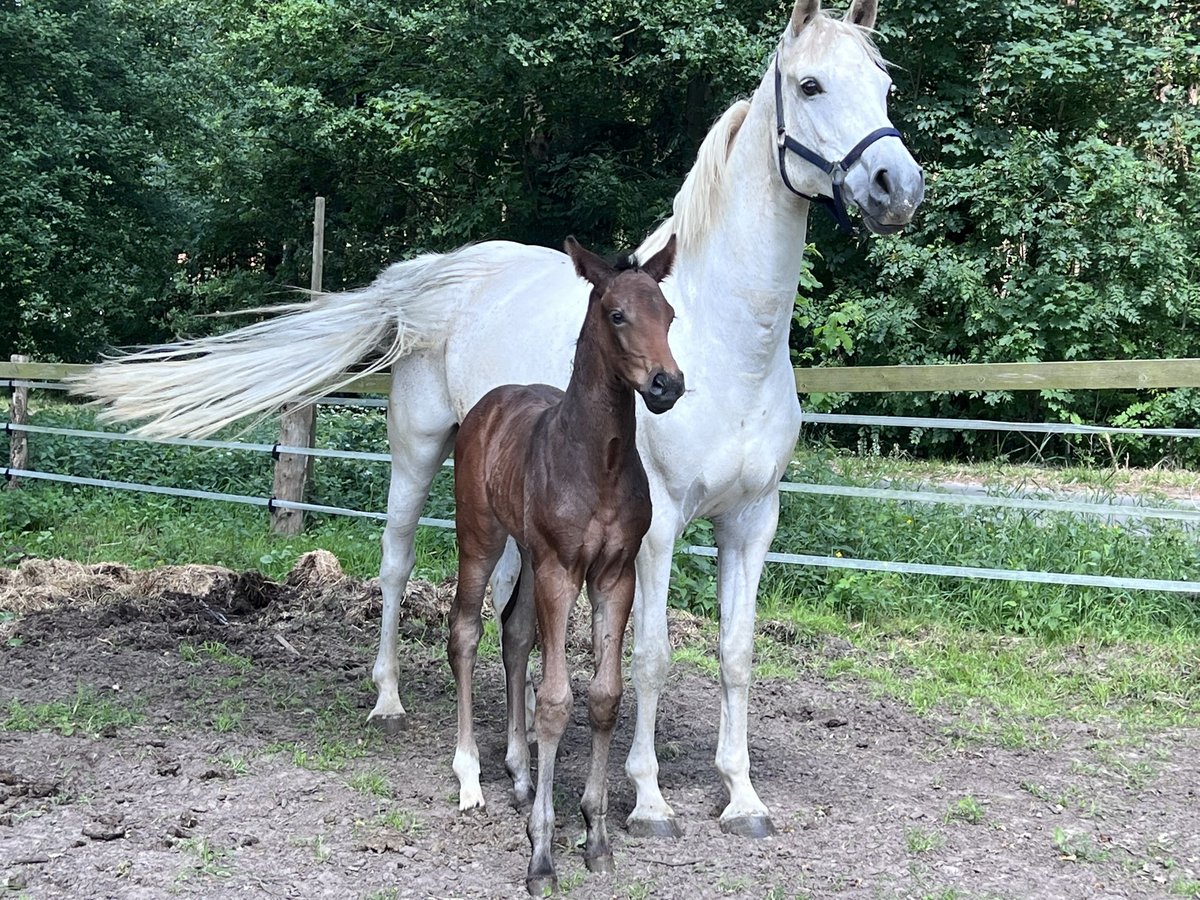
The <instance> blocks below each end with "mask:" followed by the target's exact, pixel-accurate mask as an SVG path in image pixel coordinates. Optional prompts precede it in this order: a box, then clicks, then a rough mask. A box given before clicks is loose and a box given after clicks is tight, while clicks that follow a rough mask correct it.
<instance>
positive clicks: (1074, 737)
mask: <svg viewBox="0 0 1200 900" xmlns="http://www.w3.org/2000/svg"><path fill="white" fill-rule="evenodd" d="M449 595H450V591H449V589H448V588H447V587H446V586H440V587H434V586H431V585H416V586H414V587H413V588H412V589H411V590H410V595H409V597H408V602H407V607H406V610H405V614H404V617H403V624H402V633H403V637H404V643H403V659H402V670H403V672H404V678H405V679H406V681H405V683H404V688H403V690H404V695H403V699H404V702H405V705H406V707H407V708H408V711H409V714H410V723H409V727H408V729H407V731H405V732H403V733H401V734H399V735H396V736H385V735H383V734H380V733H378V732H376V731H374V730H372V729H368V728H367V727H366V726H365V719H366V714H367V712H368V711H369V709H370V707H371V705H372V703H373V701H374V695H373V690H372V688H371V687H370V680H369V679H370V666H371V663H372V661H373V658H374V647H375V642H376V639H377V637H376V630H377V627H378V615H379V603H380V601H379V593H378V588H377V586H376V585H375V584H374V583H373V582H357V581H353V580H351V579H346V578H344V577H343V576H342V574H341V572H340V570H339V569H338V568H337V564H336V561H335V560H333V558H332V557H329V556H328V555H327V554H320V553H317V554H310V555H309V556H307V557H305V558H304V559H302V560H301V564H299V565H298V567H297V569H296V570H294V571H293V573H292V575H291V576H289V578H288V579H287V581H286V582H285V583H283V584H274V583H271V582H267V581H265V580H264V579H262V578H261V576H256V575H253V574H250V575H246V574H235V573H231V572H228V571H225V570H220V569H207V568H199V567H188V568H181V569H163V570H156V571H154V572H148V573H146V572H133V571H130V570H128V569H125V568H123V567H119V566H88V567H81V566H78V565H75V564H72V563H66V562H45V561H36V560H28V561H26V562H25V563H23V564H22V565H21V566H20V567H19V568H18V569H15V570H0V723H2V727H0V895H3V896H14V897H17V896H29V897H35V898H41V897H72V898H77V897H86V898H93V897H97V898H98V897H122V898H152V897H177V896H198V897H233V896H237V897H304V898H307V897H336V898H343V897H374V898H391V897H439V898H440V897H516V898H520V897H522V896H526V895H525V893H524V872H525V866H526V862H527V856H526V854H527V842H526V837H525V829H524V819H523V816H522V815H521V814H520V813H518V812H517V811H516V810H514V809H512V808H511V806H510V805H509V803H508V782H507V776H506V775H505V773H504V768H503V754H504V747H503V733H504V729H503V721H502V716H503V686H502V681H501V677H500V665H499V661H498V659H497V658H496V657H495V655H494V654H492V655H490V656H488V657H486V658H484V659H482V660H481V666H480V671H479V673H478V676H477V683H478V685H479V691H478V695H477V696H478V697H479V700H478V706H477V717H478V721H479V722H480V745H481V752H482V756H483V759H482V763H483V784H484V791H485V795H486V796H487V800H488V808H487V809H486V811H483V812H482V813H478V814H472V815H468V816H462V815H460V814H459V813H458V811H457V807H456V804H455V801H454V792H455V791H456V789H457V783H456V782H455V780H454V776H453V774H452V772H451V770H450V760H451V754H452V747H453V740H454V716H453V709H454V698H453V692H452V690H451V682H450V677H449V669H448V666H447V665H446V663H445V660H444V649H443V648H444V637H445V631H444V613H445V610H446V608H447V606H448V601H449ZM672 627H673V634H675V635H676V636H683V637H685V638H687V637H690V639H692V640H697V639H700V640H703V639H705V638H704V637H703V636H702V635H701V636H700V637H697V635H700V632H699V630H698V629H696V628H695V627H694V625H691V624H689V623H688V622H687V621H686V620H684V619H678V620H673V626H672ZM768 627H769V626H768ZM782 637H783V639H785V640H786V637H787V635H786V633H784V634H783V635H782ZM708 639H709V640H711V638H708ZM573 642H574V645H575V650H576V657H577V664H576V671H575V678H574V685H575V691H576V706H575V715H574V718H573V722H572V725H571V727H570V730H569V731H568V733H567V737H566V739H565V741H564V745H563V751H562V753H561V756H560V759H561V762H560V766H559V788H558V790H557V791H556V807H557V809H558V835H559V846H558V848H557V861H558V869H559V876H560V879H561V883H562V889H563V893H564V894H565V895H567V896H570V897H580V898H600V897H618V898H643V897H665V898H687V900H694V898H700V897H718V896H738V895H741V896H745V897H755V898H759V897H771V898H783V897H864V898H908V897H932V898H945V900H949V898H964V897H1004V898H1010V897H1011V898H1099V897H1108V898H1117V897H1122V898H1127V897H1178V896H1200V798H1198V797H1197V792H1198V791H1200V753H1198V752H1197V747H1198V746H1200V735H1197V734H1196V733H1195V732H1189V731H1186V730H1182V729H1181V730H1176V731H1168V732H1162V733H1158V734H1155V735H1152V736H1149V737H1146V736H1141V737H1139V738H1138V739H1137V740H1128V741H1126V740H1123V738H1122V734H1121V732H1120V729H1119V727H1118V726H1117V725H1115V724H1113V723H1111V722H1109V723H1095V724H1089V723H1077V722H1070V721H1062V722H1052V723H1048V724H1047V729H1048V732H1049V735H1050V738H1051V739H1049V740H1042V741H1038V742H1037V747H1036V748H1030V747H1029V746H1024V747H1020V746H1017V747H1005V746H1001V745H999V744H998V743H997V744H996V745H993V744H987V743H980V742H978V741H974V740H969V739H965V738H964V736H963V735H962V734H960V733H956V731H955V729H954V728H953V727H952V721H953V720H951V719H950V718H948V717H942V716H939V715H938V714H933V715H926V716H918V715H916V714H914V713H913V712H911V711H910V710H908V709H907V708H906V707H904V706H903V705H901V704H898V703H896V702H895V701H892V700H889V699H886V698H881V697H879V696H877V695H876V694H875V693H874V692H872V691H871V690H870V689H869V686H867V685H865V684H863V683H861V682H857V681H853V680H838V681H833V682H831V681H827V680H824V679H822V678H819V677H817V676H815V675H812V674H801V675H800V676H799V677H798V678H794V679H788V680H782V679H774V680H760V681H759V682H758V683H756V685H755V686H754V688H753V690H752V694H751V698H752V703H751V723H750V732H751V747H750V754H751V765H752V771H753V774H754V777H755V782H756V785H757V787H758V789H759V791H760V793H761V795H762V796H763V798H764V800H765V801H766V802H767V804H768V805H769V806H770V807H771V810H772V813H773V816H774V821H775V823H776V824H777V826H778V828H779V833H778V834H777V835H776V836H774V837H771V838H767V839H764V840H759V841H751V840H748V839H744V838H737V837H732V836H726V835H723V834H722V833H721V831H720V829H719V827H718V823H717V815H718V814H719V812H720V808H721V806H722V804H723V802H724V797H723V791H722V789H721V786H720V781H719V779H718V777H717V774H716V772H715V770H714V768H713V765H712V759H713V756H714V753H715V748H716V737H717V720H718V692H717V684H716V682H715V681H714V680H713V679H712V678H711V677H709V676H707V675H704V674H703V673H702V672H700V671H699V670H698V669H697V668H696V667H695V666H694V665H688V664H683V663H677V664H676V665H675V666H674V667H673V674H672V677H671V682H670V685H669V688H668V691H667V693H666V695H665V697H664V700H663V703H662V706H661V715H660V719H659V748H660V760H661V764H662V771H661V780H662V785H663V789H664V792H665V794H666V796H667V798H668V800H669V801H670V802H671V803H672V805H673V806H674V808H675V811H676V813H677V814H678V815H679V817H680V821H681V823H682V824H683V827H684V829H685V834H684V836H683V838H682V839H680V840H678V841H663V840H653V839H633V838H631V837H630V836H629V835H628V834H627V833H626V832H625V830H624V828H623V827H622V825H623V822H624V818H625V816H626V815H627V814H628V812H629V810H630V809H631V807H632V804H633V792H632V788H631V786H630V784H629V783H628V781H627V780H626V779H625V778H624V776H623V774H622V773H621V770H620V763H621V762H623V760H624V756H625V753H626V751H627V749H628V745H629V738H630V734H631V731H632V721H631V718H632V711H633V703H632V692H630V693H628V694H627V695H626V699H625V703H624V707H623V713H624V715H623V717H622V721H621V723H620V725H619V726H618V732H617V744H616V748H615V759H614V765H613V769H612V777H611V781H610V785H611V792H612V796H611V801H610V811H609V821H610V831H611V833H612V835H613V841H614V850H615V853H616V866H617V871H616V873H615V874H614V875H612V876H592V875H589V874H588V873H587V872H586V870H585V869H584V867H583V865H582V860H581V852H580V850H579V849H578V848H577V846H576V842H577V840H578V839H579V837H580V835H581V833H582V821H581V817H580V814H579V812H578V798H579V794H580V792H581V790H582V784H583V780H584V777H585V772H586V763H587V746H588V743H587V741H588V735H587V719H586V710H585V706H584V703H583V697H584V690H585V685H586V664H587V658H586V652H585V650H586V648H585V647H584V646H583V645H582V641H581V639H580V638H578V637H576V638H574V639H573ZM809 644H810V645H802V644H795V645H793V646H792V648H791V649H792V652H794V653H795V654H796V656H797V658H798V659H803V658H804V657H807V656H811V655H812V654H826V655H829V654H845V653H853V652H855V651H854V650H853V649H852V648H850V647H849V646H848V645H844V646H843V645H841V644H840V643H839V642H837V641H828V642H826V643H825V644H822V645H818V646H811V642H809ZM713 652H714V653H715V649H714V650H713ZM811 670H812V668H811V667H807V668H801V669H800V671H801V672H811Z"/></svg>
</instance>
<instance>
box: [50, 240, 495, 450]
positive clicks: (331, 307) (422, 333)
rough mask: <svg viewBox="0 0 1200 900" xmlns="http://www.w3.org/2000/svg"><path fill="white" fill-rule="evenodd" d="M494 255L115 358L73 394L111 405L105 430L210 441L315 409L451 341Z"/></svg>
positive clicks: (433, 259)
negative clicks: (294, 405) (256, 421)
mask: <svg viewBox="0 0 1200 900" xmlns="http://www.w3.org/2000/svg"><path fill="white" fill-rule="evenodd" d="M484 252H485V251H483V249H482V248H481V247H477V246H472V247H465V248H463V249H461V250H456V251H455V252H453V253H449V254H445V255H435V254H430V255H427V256H421V257H418V258H416V259H413V260H410V261H408V262H402V263H397V264H395V265H393V266H391V267H389V268H388V269H386V270H385V271H384V272H383V273H382V274H381V275H380V276H379V277H378V278H377V279H376V280H375V281H374V282H373V283H372V284H370V285H369V286H367V287H364V288H360V289H358V290H353V291H346V292H344V293H340V294H316V295H314V296H313V297H312V298H311V299H310V300H308V301H305V302H300V303H289V304H285V305H281V306H277V307H271V308H269V309H266V310H261V309H260V310H251V312H264V311H266V312H271V313H277V314H278V315H275V316H274V317H273V318H269V319H266V320H265V321H262V322H257V323H255V324H253V325H248V326H246V327H245V328H239V329H237V330H236V331H232V332H229V333H228V334H221V335H216V336H214V337H206V338H198V339H196V340H185V341H180V342H178V343H174V344H162V345H159V346H153V347H146V348H143V349H141V350H138V351H136V352H133V353H129V354H127V355H123V356H118V357H113V358H110V359H107V360H105V361H104V362H102V363H100V364H99V365H97V366H95V367H93V368H91V369H89V370H88V371H87V372H85V373H83V374H82V375H79V376H75V377H74V378H73V379H71V381H72V387H71V391H72V393H75V394H85V395H89V396H91V397H93V398H94V399H95V401H96V402H98V403H101V404H104V405H105V406H107V409H105V410H104V412H102V413H101V414H100V419H101V420H102V421H128V420H131V419H142V420H147V421H144V422H143V423H142V424H141V425H139V426H138V427H137V428H136V429H135V430H134V433H136V434H139V435H142V436H145V437H183V436H187V435H190V436H195V437H204V436H206V435H210V434H212V433H213V432H215V431H218V430H219V429H221V428H223V427H224V426H226V425H229V424H231V423H233V422H235V421H237V420H238V419H242V418H244V417H246V416H255V415H258V416H265V415H268V414H269V413H271V412H272V411H274V410H276V409H278V408H279V407H280V406H281V405H282V404H284V403H291V402H306V401H310V400H314V399H316V398H317V397H319V396H321V395H322V394H324V393H326V392H329V391H333V390H337V389H338V388H340V387H344V386H345V385H346V384H348V383H349V382H350V381H352V380H354V379H355V378H358V377H359V376H360V375H364V374H368V373H371V372H378V371H379V370H381V369H386V368H387V367H389V366H391V365H392V364H393V363H394V362H396V361H397V360H398V359H400V358H401V357H403V356H405V355H407V354H409V353H412V352H413V351H415V350H420V349H422V348H424V347H428V346H431V345H433V344H435V343H437V342H438V341H439V340H440V339H442V338H443V337H444V336H445V333H446V331H447V329H448V326H449V323H450V320H451V317H452V316H453V314H454V312H455V310H456V309H457V308H458V305H459V303H460V302H461V298H462V295H463V294H464V292H465V291H467V290H468V289H469V288H468V283H469V282H470V281H471V280H472V279H474V278H478V277H480V276H481V275H483V274H484V273H485V271H486V268H487V267H486V264H485V263H484V261H483V255H484ZM359 363H365V366H362V367H360V368H358V369H356V370H355V371H354V372H352V373H348V372H347V370H348V369H350V367H351V366H356V365H358V364H359Z"/></svg>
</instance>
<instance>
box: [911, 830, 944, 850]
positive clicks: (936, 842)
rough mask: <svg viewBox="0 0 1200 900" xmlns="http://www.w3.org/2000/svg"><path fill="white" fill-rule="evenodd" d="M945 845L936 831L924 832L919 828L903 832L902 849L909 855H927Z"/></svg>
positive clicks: (942, 838)
mask: <svg viewBox="0 0 1200 900" xmlns="http://www.w3.org/2000/svg"><path fill="white" fill-rule="evenodd" d="M945 843H946V839H945V838H944V837H943V836H942V835H940V834H938V833H937V832H936V831H925V830H924V829H921V828H909V829H906V830H905V832H904V847H905V849H907V850H908V852H909V853H928V852H929V851H930V850H936V849H938V848H939V847H941V846H942V845H943V844H945Z"/></svg>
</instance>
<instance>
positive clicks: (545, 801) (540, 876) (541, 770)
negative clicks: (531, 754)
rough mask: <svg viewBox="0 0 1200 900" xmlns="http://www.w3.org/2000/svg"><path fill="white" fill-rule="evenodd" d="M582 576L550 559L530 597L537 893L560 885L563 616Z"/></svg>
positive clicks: (533, 883)
mask: <svg viewBox="0 0 1200 900" xmlns="http://www.w3.org/2000/svg"><path fill="white" fill-rule="evenodd" d="M579 587H580V581H579V580H576V579H572V578H571V576H570V574H569V573H568V572H566V571H565V570H563V569H562V568H560V567H559V566H558V565H556V564H555V563H554V561H552V560H543V561H542V563H541V565H539V566H537V567H536V568H535V575H534V602H535V604H536V606H537V621H538V630H539V631H540V632H541V636H542V686H541V689H540V690H539V691H538V704H537V712H536V713H535V714H534V720H535V728H536V729H537V738H538V781H537V794H536V795H535V797H534V800H533V810H532V812H530V814H529V843H530V845H531V847H532V851H533V852H532V855H531V856H530V859H529V871H528V873H527V874H526V876H525V886H526V887H527V888H528V889H529V893H531V894H533V895H534V896H535V897H541V896H542V895H543V894H544V893H545V891H546V888H549V889H550V890H552V891H557V890H558V877H557V876H556V875H555V872H554V761H555V758H556V757H557V755H558V743H559V741H560V740H562V735H563V732H564V731H566V729H567V720H568V719H569V718H570V716H571V699H572V698H571V678H570V673H569V672H568V671H567V652H566V644H567V619H568V617H569V615H570V611H571V606H572V605H573V604H574V602H575V598H576V597H578V596H579Z"/></svg>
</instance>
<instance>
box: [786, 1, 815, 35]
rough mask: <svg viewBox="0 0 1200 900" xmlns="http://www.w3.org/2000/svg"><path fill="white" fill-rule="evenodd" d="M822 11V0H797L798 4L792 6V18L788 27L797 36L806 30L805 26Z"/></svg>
mask: <svg viewBox="0 0 1200 900" xmlns="http://www.w3.org/2000/svg"><path fill="white" fill-rule="evenodd" d="M820 11H821V0H796V5H795V6H794V7H793V8H792V20H791V22H790V23H789V27H788V31H789V32H790V33H791V35H792V37H797V36H798V35H799V34H800V32H801V31H803V30H804V26H805V25H807V24H808V23H809V22H811V21H812V20H813V19H815V18H816V17H817V13H819V12H820Z"/></svg>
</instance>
